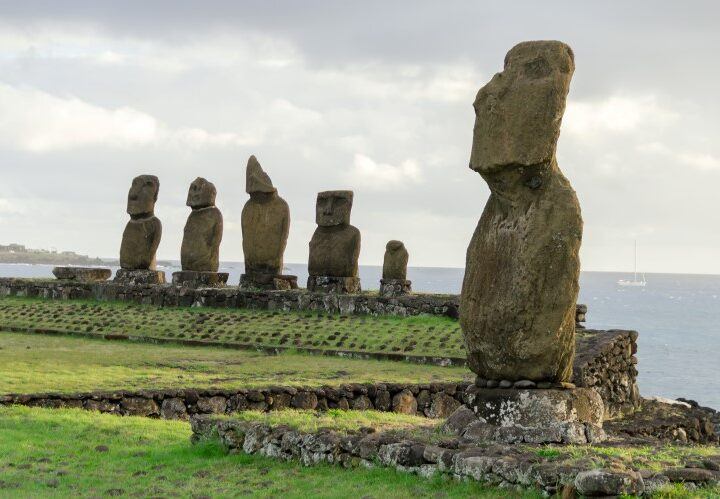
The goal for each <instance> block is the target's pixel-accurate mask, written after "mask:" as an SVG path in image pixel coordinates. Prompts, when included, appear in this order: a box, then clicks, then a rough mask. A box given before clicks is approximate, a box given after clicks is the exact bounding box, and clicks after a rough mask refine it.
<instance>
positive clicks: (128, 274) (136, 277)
mask: <svg viewBox="0 0 720 499" xmlns="http://www.w3.org/2000/svg"><path fill="white" fill-rule="evenodd" d="M113 282H116V283H118V284H128V285H131V286H137V285H145V284H165V272H163V271H161V270H128V269H118V271H117V272H115V279H113Z"/></svg>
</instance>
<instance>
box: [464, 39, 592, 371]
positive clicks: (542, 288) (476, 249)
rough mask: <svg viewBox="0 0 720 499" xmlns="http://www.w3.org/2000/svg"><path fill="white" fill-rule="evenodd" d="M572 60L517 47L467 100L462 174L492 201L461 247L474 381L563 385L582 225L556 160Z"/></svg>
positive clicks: (564, 51)
mask: <svg viewBox="0 0 720 499" xmlns="http://www.w3.org/2000/svg"><path fill="white" fill-rule="evenodd" d="M574 69H575V62H574V56H573V52H572V50H571V49H570V47H568V46H567V45H565V44H564V43H561V42H557V41H534V42H523V43H520V44H518V45H516V46H515V47H513V48H512V49H511V50H510V51H509V52H508V53H507V55H506V56H505V66H504V69H503V71H502V72H501V73H498V74H496V75H495V76H494V77H493V78H492V79H491V80H490V82H488V83H487V84H486V85H485V86H484V87H482V88H481V89H480V90H479V91H478V93H477V97H476V98H475V102H474V105H473V106H474V108H475V126H474V130H473V144H472V153H471V155H470V168H471V169H473V170H474V171H476V172H478V173H479V174H480V175H481V176H482V178H483V179H484V180H485V181H486V182H487V184H488V186H489V187H490V197H489V199H488V201H487V204H486V205H485V210H484V211H483V214H482V216H481V218H480V221H479V222H478V225H477V228H476V229H475V233H474V234H473V237H472V240H471V241H470V245H469V247H468V250H467V263H466V267H465V278H464V281H463V286H462V295H461V300H460V325H461V327H462V330H463V335H464V337H465V344H466V347H467V349H468V364H469V367H470V369H471V370H473V371H474V372H475V373H476V374H477V375H478V377H479V378H480V379H482V380H493V381H497V380H505V381H507V382H515V381H522V382H527V381H529V382H538V383H540V382H542V383H560V382H568V381H570V379H571V376H572V370H573V357H574V354H575V317H576V308H575V304H576V300H577V296H578V289H579V286H578V277H579V273H580V261H579V258H578V252H579V250H580V241H581V239H582V230H583V221H582V217H581V215H580V205H579V204H578V200H577V197H576V195H575V191H574V190H573V188H572V186H571V185H570V182H568V180H567V178H565V176H564V175H563V174H562V172H561V171H560V168H559V167H558V163H557V158H556V148H557V140H558V137H559V135H560V124H561V122H562V116H563V113H564V111H565V101H566V98H567V94H568V90H569V88H570V80H571V79H572V75H573V71H574Z"/></svg>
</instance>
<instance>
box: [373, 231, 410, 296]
mask: <svg viewBox="0 0 720 499" xmlns="http://www.w3.org/2000/svg"><path fill="white" fill-rule="evenodd" d="M407 264H408V252H407V249H405V245H404V244H403V242H402V241H395V240H393V241H388V243H387V245H386V246H385V258H384V259H383V273H382V279H380V296H387V297H393V296H402V295H406V294H409V293H410V292H411V291H412V283H411V282H410V281H408V280H407Z"/></svg>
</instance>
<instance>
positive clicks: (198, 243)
mask: <svg viewBox="0 0 720 499" xmlns="http://www.w3.org/2000/svg"><path fill="white" fill-rule="evenodd" d="M216 195H217V189H215V185H214V184H213V183H212V182H208V181H207V180H205V179H204V178H202V177H198V178H196V179H195V180H194V181H193V182H192V184H190V189H189V190H188V196H187V202H186V203H185V204H187V206H189V207H190V209H191V210H192V211H191V212H190V215H189V216H188V219H187V222H186V223H185V232H184V234H183V240H182V246H181V247H180V265H181V266H182V271H181V272H174V273H173V284H176V285H179V286H187V287H195V288H197V287H213V286H222V285H224V284H225V283H226V282H227V278H228V274H227V273H225V272H218V267H219V265H220V242H221V241H222V235H223V217H222V213H220V210H219V209H218V208H217V206H215V197H216Z"/></svg>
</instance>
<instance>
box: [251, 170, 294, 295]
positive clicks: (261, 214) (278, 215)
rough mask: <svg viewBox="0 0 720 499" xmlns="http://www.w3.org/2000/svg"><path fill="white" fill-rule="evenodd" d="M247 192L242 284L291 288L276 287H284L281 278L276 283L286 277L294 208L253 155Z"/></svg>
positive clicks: (262, 287)
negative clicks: (284, 261)
mask: <svg viewBox="0 0 720 499" xmlns="http://www.w3.org/2000/svg"><path fill="white" fill-rule="evenodd" d="M245 190H246V191H247V193H248V194H250V199H249V200H248V201H247V202H246V203H245V207H244V208H243V211H242V234H243V253H244V254H245V275H243V277H242V278H241V281H240V283H241V285H244V286H246V287H257V288H261V289H290V288H284V287H283V288H274V287H272V286H274V285H276V284H277V285H281V286H282V285H283V283H284V281H285V280H283V279H280V281H279V282H276V281H275V280H274V279H275V278H279V277H280V275H281V274H282V269H283V254H284V253H285V247H286V246H287V239H288V233H289V230H290V208H288V204H287V203H286V202H285V200H284V199H283V198H281V197H280V196H279V195H278V193H277V189H276V188H275V187H274V186H273V185H272V181H271V180H270V177H269V176H268V175H267V174H266V173H265V172H264V171H263V169H262V167H261V166H260V163H259V162H258V160H257V159H256V158H255V156H250V159H249V160H248V164H247V170H246V183H245ZM284 277H291V276H284ZM289 282H292V281H289ZM295 282H297V278H296V279H295ZM291 287H292V286H291ZM296 287H297V286H296Z"/></svg>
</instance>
